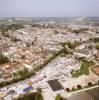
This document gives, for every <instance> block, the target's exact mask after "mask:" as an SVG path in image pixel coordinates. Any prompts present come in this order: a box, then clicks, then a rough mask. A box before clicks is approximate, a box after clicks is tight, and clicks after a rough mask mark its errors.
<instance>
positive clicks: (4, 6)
mask: <svg viewBox="0 0 99 100" xmlns="http://www.w3.org/2000/svg"><path fill="white" fill-rule="evenodd" d="M90 16H99V0H0V17H1V18H2V17H90Z"/></svg>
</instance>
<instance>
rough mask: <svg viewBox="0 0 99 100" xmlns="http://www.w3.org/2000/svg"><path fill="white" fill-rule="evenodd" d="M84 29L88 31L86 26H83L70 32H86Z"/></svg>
mask: <svg viewBox="0 0 99 100" xmlns="http://www.w3.org/2000/svg"><path fill="white" fill-rule="evenodd" d="M86 31H88V29H87V28H83V29H76V30H72V31H71V32H72V33H81V32H86Z"/></svg>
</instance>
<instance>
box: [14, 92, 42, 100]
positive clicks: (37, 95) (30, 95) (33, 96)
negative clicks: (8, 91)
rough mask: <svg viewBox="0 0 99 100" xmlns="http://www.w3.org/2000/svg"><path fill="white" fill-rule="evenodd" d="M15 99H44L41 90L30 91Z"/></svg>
mask: <svg viewBox="0 0 99 100" xmlns="http://www.w3.org/2000/svg"><path fill="white" fill-rule="evenodd" d="M14 100H44V99H43V96H42V94H41V93H40V92H35V93H28V94H25V95H23V96H20V97H19V98H17V99H14Z"/></svg>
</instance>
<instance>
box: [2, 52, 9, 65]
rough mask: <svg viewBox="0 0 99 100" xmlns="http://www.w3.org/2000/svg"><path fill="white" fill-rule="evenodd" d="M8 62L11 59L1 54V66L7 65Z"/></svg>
mask: <svg viewBox="0 0 99 100" xmlns="http://www.w3.org/2000/svg"><path fill="white" fill-rule="evenodd" d="M8 62H9V59H8V58H7V57H6V56H4V55H3V54H2V53H1V54H0V64H5V63H8Z"/></svg>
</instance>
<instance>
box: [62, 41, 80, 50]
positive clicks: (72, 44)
mask: <svg viewBox="0 0 99 100" xmlns="http://www.w3.org/2000/svg"><path fill="white" fill-rule="evenodd" d="M61 45H62V46H63V47H64V46H66V45H67V46H68V48H70V49H75V48H76V46H78V45H80V42H77V41H75V42H74V43H71V42H66V43H61Z"/></svg>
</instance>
